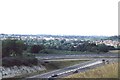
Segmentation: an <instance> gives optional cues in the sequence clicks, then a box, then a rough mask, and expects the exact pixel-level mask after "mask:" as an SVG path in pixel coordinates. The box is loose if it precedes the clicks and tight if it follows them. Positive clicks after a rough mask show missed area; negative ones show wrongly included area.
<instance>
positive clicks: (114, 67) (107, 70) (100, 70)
mask: <svg viewBox="0 0 120 80" xmlns="http://www.w3.org/2000/svg"><path fill="white" fill-rule="evenodd" d="M65 78H118V63H114V64H113V63H111V64H106V65H105V66H101V67H97V68H95V69H92V70H89V71H85V72H81V73H77V74H73V75H70V76H67V77H65Z"/></svg>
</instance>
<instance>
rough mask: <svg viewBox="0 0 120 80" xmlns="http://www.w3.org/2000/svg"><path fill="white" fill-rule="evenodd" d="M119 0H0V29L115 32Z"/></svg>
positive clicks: (8, 32) (48, 32) (75, 33)
mask: <svg viewBox="0 0 120 80" xmlns="http://www.w3.org/2000/svg"><path fill="white" fill-rule="evenodd" d="M118 1H119V0H0V33H4V34H52V35H87V36H90V35H97V36H113V35H117V34H118Z"/></svg>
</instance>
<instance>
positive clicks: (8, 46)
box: [2, 39, 115, 57]
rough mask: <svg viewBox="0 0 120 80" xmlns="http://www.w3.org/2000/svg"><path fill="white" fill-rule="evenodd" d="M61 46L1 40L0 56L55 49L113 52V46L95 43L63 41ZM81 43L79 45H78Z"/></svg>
mask: <svg viewBox="0 0 120 80" xmlns="http://www.w3.org/2000/svg"><path fill="white" fill-rule="evenodd" d="M59 43H61V44H57V45H56V44H55V43H54V42H53V41H51V43H50V44H47V45H46V44H37V45H35V44H31V45H30V44H26V43H25V42H24V41H22V40H11V39H6V40H3V43H2V51H3V54H2V56H3V57H4V56H22V53H23V51H27V52H30V53H39V52H40V51H42V50H44V49H57V50H69V51H83V52H84V51H90V52H108V51H109V50H114V49H115V48H114V47H113V46H106V45H105V44H99V45H96V44H95V43H89V42H88V41H84V42H81V41H78V42H76V41H73V42H72V43H70V42H66V41H64V40H62V41H60V42H59ZM78 43H81V44H78ZM52 44H53V45H52Z"/></svg>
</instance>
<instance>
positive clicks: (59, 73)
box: [28, 54, 118, 78]
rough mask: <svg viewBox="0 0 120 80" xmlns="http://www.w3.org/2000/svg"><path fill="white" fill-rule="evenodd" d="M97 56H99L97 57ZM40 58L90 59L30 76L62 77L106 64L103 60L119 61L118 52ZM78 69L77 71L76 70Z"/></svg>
mask: <svg viewBox="0 0 120 80" xmlns="http://www.w3.org/2000/svg"><path fill="white" fill-rule="evenodd" d="M96 57H97V58H96ZM37 58H38V59H44V60H48V61H49V60H58V59H61V58H62V59H81V60H82V59H86V60H90V61H87V62H84V63H80V64H76V65H73V66H69V67H66V68H63V69H58V70H54V71H50V72H47V73H44V74H40V75H35V76H31V77H28V78H61V77H64V76H68V75H71V74H74V73H78V72H82V71H85V70H88V69H92V68H95V67H98V66H102V65H105V63H104V62H103V61H102V60H103V59H104V60H108V61H109V62H110V63H113V62H117V61H118V55H117V54H81V55H49V56H44V57H37ZM76 71H77V72H76Z"/></svg>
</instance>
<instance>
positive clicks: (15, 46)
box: [2, 39, 24, 57]
mask: <svg viewBox="0 0 120 80" xmlns="http://www.w3.org/2000/svg"><path fill="white" fill-rule="evenodd" d="M23 47H24V42H23V41H21V40H11V39H6V40H3V42H2V53H3V54H2V57H7V56H17V55H22V52H23Z"/></svg>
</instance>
